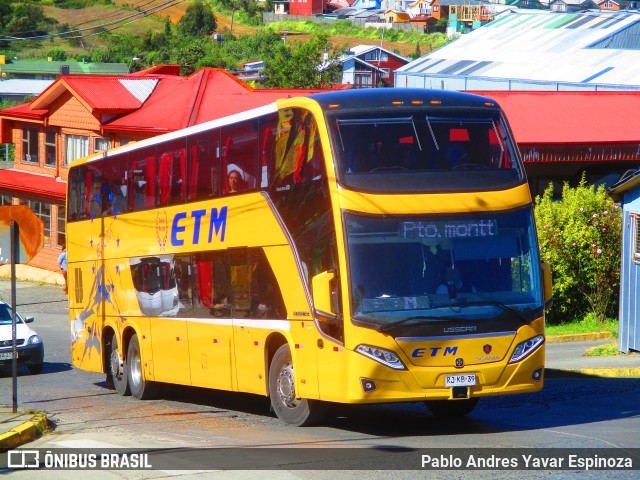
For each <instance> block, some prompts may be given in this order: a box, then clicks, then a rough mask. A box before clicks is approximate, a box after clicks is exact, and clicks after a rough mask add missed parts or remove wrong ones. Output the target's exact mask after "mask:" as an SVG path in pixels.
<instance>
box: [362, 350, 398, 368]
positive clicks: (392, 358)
mask: <svg viewBox="0 0 640 480" xmlns="http://www.w3.org/2000/svg"><path fill="white" fill-rule="evenodd" d="M356 352H358V353H360V354H362V355H364V356H365V357H369V358H370V359H372V360H375V361H376V362H379V363H381V364H383V365H386V366H387V367H390V368H393V369H394V370H406V369H407V367H405V366H404V363H402V360H400V357H398V355H396V354H395V353H394V352H392V351H391V350H386V349H384V348H380V347H373V346H371V345H358V346H357V347H356Z"/></svg>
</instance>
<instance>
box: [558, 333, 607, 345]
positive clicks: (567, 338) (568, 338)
mask: <svg viewBox="0 0 640 480" xmlns="http://www.w3.org/2000/svg"><path fill="white" fill-rule="evenodd" d="M613 338H614V337H613V335H611V333H610V332H593V333H576V334H571V335H553V336H549V337H547V338H546V342H547V343H565V342H592V341H594V340H609V339H613Z"/></svg>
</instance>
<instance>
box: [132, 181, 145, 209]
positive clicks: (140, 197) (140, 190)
mask: <svg viewBox="0 0 640 480" xmlns="http://www.w3.org/2000/svg"><path fill="white" fill-rule="evenodd" d="M146 183H147V182H146V181H145V179H144V177H142V176H141V175H135V176H134V177H133V203H134V207H135V208H136V209H143V208H144V206H145V188H146V187H145V185H146Z"/></svg>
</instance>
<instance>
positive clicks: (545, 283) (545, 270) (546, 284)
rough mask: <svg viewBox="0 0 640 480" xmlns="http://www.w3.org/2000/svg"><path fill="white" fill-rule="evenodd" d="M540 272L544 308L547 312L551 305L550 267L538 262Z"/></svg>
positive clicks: (545, 263)
mask: <svg viewBox="0 0 640 480" xmlns="http://www.w3.org/2000/svg"><path fill="white" fill-rule="evenodd" d="M540 269H541V270H542V288H543V291H544V307H545V308H546V309H547V310H548V309H549V308H551V305H553V290H552V283H551V265H550V264H549V263H547V262H540Z"/></svg>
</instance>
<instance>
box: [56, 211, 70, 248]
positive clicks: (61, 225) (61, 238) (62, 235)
mask: <svg viewBox="0 0 640 480" xmlns="http://www.w3.org/2000/svg"><path fill="white" fill-rule="evenodd" d="M64 218H65V212H64V207H63V206H62V205H58V218H57V222H56V225H57V227H58V228H57V229H56V231H57V232H58V234H57V237H56V243H57V244H58V246H62V245H64V244H65V243H66V237H67V231H66V229H65V221H64Z"/></svg>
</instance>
